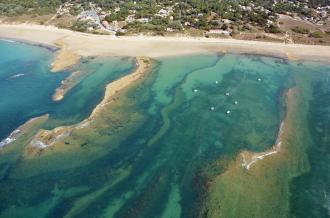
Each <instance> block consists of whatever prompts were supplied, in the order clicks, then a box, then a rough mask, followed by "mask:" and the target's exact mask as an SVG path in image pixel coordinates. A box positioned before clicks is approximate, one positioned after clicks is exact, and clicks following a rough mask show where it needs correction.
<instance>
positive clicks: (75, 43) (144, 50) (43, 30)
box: [0, 24, 330, 68]
mask: <svg viewBox="0 0 330 218" xmlns="http://www.w3.org/2000/svg"><path fill="white" fill-rule="evenodd" d="M0 37H2V38H7V39H14V40H23V41H30V42H32V43H38V44H43V45H46V46H52V47H59V52H58V53H59V54H61V51H62V56H63V58H59V59H61V60H58V62H59V63H60V65H61V62H62V63H63V61H64V62H67V61H68V58H66V57H70V55H73V56H74V57H75V58H73V60H75V61H71V65H73V64H74V63H73V62H76V61H77V57H78V56H79V57H88V56H131V57H137V56H145V57H150V58H157V57H166V56H177V55H189V54H202V53H212V52H213V53H214V52H228V53H235V54H236V53H237V54H256V55H265V56H271V57H278V58H284V59H288V60H292V61H294V60H308V61H322V62H323V61H324V62H329V60H330V52H329V51H330V46H320V45H302V44H283V43H274V42H263V41H248V40H236V39H215V38H192V37H162V36H153V37H150V36H122V37H116V36H109V35H95V34H88V33H81V32H74V31H71V30H67V29H59V28H57V27H54V26H42V25H32V24H14V25H13V24H0ZM59 42H60V43H59ZM59 56H60V55H59ZM69 59H70V58H69ZM55 62H56V58H55ZM69 62H70V61H69ZM71 65H70V64H68V63H67V64H64V66H63V67H69V66H71ZM63 67H62V68H63Z"/></svg>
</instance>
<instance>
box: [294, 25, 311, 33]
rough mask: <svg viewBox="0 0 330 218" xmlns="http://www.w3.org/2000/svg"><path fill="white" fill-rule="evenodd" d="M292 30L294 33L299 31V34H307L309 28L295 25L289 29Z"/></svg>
mask: <svg viewBox="0 0 330 218" xmlns="http://www.w3.org/2000/svg"><path fill="white" fill-rule="evenodd" d="M291 30H292V31H293V32H296V33H300V34H308V33H309V30H308V29H306V28H304V27H300V26H296V27H294V28H292V29H291Z"/></svg>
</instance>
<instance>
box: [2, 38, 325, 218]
mask: <svg viewBox="0 0 330 218" xmlns="http://www.w3.org/2000/svg"><path fill="white" fill-rule="evenodd" d="M7 46H8V48H7V49H8V50H10V48H11V47H10V46H23V45H21V44H19V45H17V44H15V45H7ZM24 46H25V45H24ZM33 48H34V49H37V48H35V47H33ZM21 49H22V51H21V52H20V53H22V54H24V48H21ZM38 49H41V48H38ZM41 50H42V51H41V52H42V53H46V54H47V55H48V56H47V55H44V54H42V55H40V54H39V56H38V55H36V56H35V57H34V56H31V57H34V58H32V60H28V62H32V61H34V62H35V65H33V66H34V67H39V68H40V65H41V66H43V71H42V72H41V73H40V74H41V75H43V77H41V76H40V78H41V82H43V83H45V81H49V83H45V84H47V91H44V92H45V93H47V94H45V96H43V97H39V98H38V99H36V100H34V102H35V103H34V104H35V105H40V104H41V103H40V102H42V104H44V105H45V106H44V108H43V107H37V106H34V107H32V109H29V110H30V111H29V110H24V112H26V114H27V115H25V114H24V115H25V116H23V117H24V120H22V121H21V122H24V121H25V120H27V119H28V117H29V118H30V117H33V116H37V115H41V114H43V113H49V112H50V111H51V112H50V114H51V119H50V121H48V123H46V127H47V128H51V127H53V126H56V125H59V124H68V123H74V122H77V121H78V120H81V119H83V118H84V117H86V116H88V114H89V113H90V111H91V110H92V108H93V107H94V106H95V105H96V104H97V102H99V101H100V99H101V97H102V91H103V89H104V86H105V84H106V83H108V82H109V81H111V80H113V79H115V78H118V77H119V76H121V75H124V74H126V73H129V72H130V71H131V69H132V66H133V62H132V59H121V58H111V59H106V60H105V59H104V60H100V59H96V60H90V61H89V62H88V63H86V64H85V65H84V64H81V65H80V66H77V68H80V69H85V70H86V71H87V72H91V73H88V74H87V76H86V77H84V78H82V80H81V82H80V83H79V84H78V85H77V86H76V87H75V88H74V89H72V90H71V91H70V92H69V93H68V95H67V96H66V97H65V98H64V101H63V102H61V103H58V104H56V103H53V102H52V101H51V95H52V94H53V90H54V89H55V88H56V87H57V86H58V85H59V83H60V81H61V80H62V79H63V78H64V77H65V76H66V74H65V73H64V74H51V73H49V71H48V67H47V66H48V65H49V62H50V60H51V57H52V56H51V53H50V52H49V51H45V50H43V49H41ZM1 51H2V50H1ZM39 52H40V51H39ZM37 53H38V52H37ZM12 56H13V57H16V56H15V55H14V54H13V55H12ZM41 57H45V59H42V58H41ZM18 59H19V60H22V63H23V65H21V66H26V65H27V64H26V63H25V60H24V58H23V57H22V58H18ZM13 61H14V60H13ZM15 61H16V60H15ZM7 65H9V64H8V62H7V64H5V62H4V64H3V65H2V66H7ZM19 66H20V64H17V69H20V67H19ZM16 71H17V70H16ZM16 71H14V70H7V71H5V72H7V77H6V78H8V76H10V75H13V74H15V73H16ZM301 72H303V73H301ZM299 73H301V75H300V74H299ZM2 74H3V73H1V74H0V76H2ZM107 75H108V76H107ZM306 75H309V76H306ZM44 77H47V78H44ZM23 78H24V77H22V78H21V79H23ZM26 78H27V77H26ZM297 78H298V79H297ZM326 78H329V67H328V66H327V65H323V64H313V63H305V64H303V63H298V62H292V63H290V62H287V61H285V60H281V59H276V58H270V57H261V56H253V55H232V54H225V55H222V54H219V55H218V54H209V55H192V56H186V57H179V58H178V57H169V58H162V59H159V60H155V63H154V66H153V69H152V72H151V73H150V74H148V77H147V78H145V80H143V81H140V82H139V83H138V84H135V85H133V86H132V87H131V88H130V89H129V90H127V91H126V92H125V93H120V94H119V101H118V102H117V103H116V104H114V105H112V106H111V107H109V109H108V111H107V114H106V115H105V116H104V117H102V118H100V119H99V120H98V123H99V126H96V128H95V129H93V130H90V131H93V132H96V133H97V134H90V133H89V132H77V133H76V134H74V135H73V136H72V137H70V138H69V139H67V141H69V142H70V143H71V144H78V145H79V146H78V148H74V149H72V150H69V151H67V152H65V153H64V152H62V153H61V151H56V149H55V151H54V152H53V153H50V154H49V155H44V156H43V155H41V156H37V157H34V158H32V159H25V158H13V157H12V156H13V155H12V153H10V152H8V153H6V152H5V151H4V152H3V153H1V154H0V155H2V158H1V159H0V172H1V173H0V202H1V203H0V212H1V213H0V217H21V216H22V215H23V214H24V217H63V216H65V215H66V216H67V217H120V218H122V217H197V216H203V215H206V216H207V214H208V213H202V212H201V211H203V208H202V207H204V206H205V205H204V204H205V201H204V200H205V198H207V195H208V183H209V181H212V180H213V179H214V178H215V177H216V176H217V175H219V174H221V173H223V172H225V171H226V168H227V166H228V163H229V162H230V161H231V160H232V159H234V158H235V157H236V155H237V154H238V152H239V151H240V150H242V149H246V150H249V151H254V152H259V151H264V150H266V149H268V148H270V147H271V146H272V145H273V143H274V142H275V140H276V136H277V132H278V128H279V125H280V123H281V121H282V119H283V116H284V114H285V104H284V101H283V93H285V91H286V90H287V89H288V88H289V87H292V86H295V85H297V84H302V85H301V87H303V88H304V87H306V90H304V92H306V93H307V95H308V94H309V95H312V93H313V95H315V96H319V95H322V96H325V97H324V99H325V100H324V101H321V102H319V101H316V100H314V101H312V102H311V106H310V111H311V112H308V114H309V117H308V120H309V121H308V123H310V126H309V125H307V124H306V128H307V129H310V131H311V132H312V133H313V131H317V132H318V134H323V137H324V138H325V140H324V141H318V139H319V137H316V139H314V138H313V137H311V138H308V139H306V140H307V141H311V142H312V143H311V144H309V145H308V146H309V147H308V149H306V151H305V150H303V151H302V153H305V154H307V155H306V156H307V158H308V160H310V169H311V171H310V172H309V173H308V170H306V169H303V170H301V171H296V172H292V174H294V176H298V177H296V179H294V180H293V181H292V182H291V180H288V181H287V183H290V184H291V186H290V187H291V189H290V191H291V192H292V195H291V196H292V198H291V201H290V202H291V204H290V205H291V207H290V211H286V212H285V213H286V214H287V216H289V215H290V214H295V215H296V216H297V217H303V214H304V213H300V211H303V210H307V208H306V206H305V205H306V204H307V202H311V201H312V202H313V204H315V205H316V206H315V209H314V210H315V211H316V212H313V213H314V214H316V213H317V214H318V216H315V217H322V215H326V213H327V212H326V210H327V209H326V207H329V205H328V203H327V201H323V200H324V199H322V198H311V197H310V194H309V192H317V193H326V195H327V194H328V195H329V193H328V191H329V190H327V187H329V179H328V178H327V175H326V174H315V173H313V172H315V171H316V170H314V169H317V168H319V167H320V166H322V169H323V171H324V172H327V171H328V172H329V167H328V165H326V164H324V163H328V160H327V159H326V157H322V156H319V155H320V153H319V152H315V150H313V146H318V147H321V148H322V149H327V145H328V144H329V143H327V142H326V139H327V137H328V134H329V132H328V131H329V122H323V123H322V125H321V124H320V125H318V129H316V130H313V126H315V125H314V124H313V122H315V121H314V120H323V119H322V118H321V117H322V116H323V115H326V114H327V113H321V114H320V113H318V112H316V111H317V108H320V107H322V108H324V107H325V106H329V105H330V102H328V100H329V98H328V97H327V96H329V86H328V83H327V82H326V81H327V80H326ZM16 79H17V81H18V79H20V78H19V77H18V78H16ZM31 83H32V84H33V83H34V82H33V81H32V82H31ZM50 83H51V84H50ZM319 83H320V84H321V85H311V84H319ZM306 84H307V85H306ZM308 84H309V85H308ZM322 84H323V85H322ZM21 86H22V85H21V84H18V87H21ZM48 86H49V87H48ZM309 86H311V87H312V88H311V89H308V88H307V87H309ZM3 87H5V86H1V85H0V89H2V88H3ZM42 87H43V88H44V86H42ZM321 87H322V88H321ZM8 90H10V89H8ZM94 90H98V92H96V93H94ZM44 92H43V93H44ZM6 93H7V95H5V97H6V98H8V99H10V95H13V96H14V98H13V97H12V98H11V99H20V98H22V97H21V96H19V97H15V95H16V93H13V92H8V91H7V92H6ZM8 93H9V94H8ZM10 93H12V94H10ZM33 93H37V92H35V91H34V92H32V91H31V94H30V95H31V97H33V96H34V95H33ZM14 94H15V95H14ZM94 94H95V95H96V97H95V96H94ZM315 99H316V98H315ZM80 101H82V102H80ZM235 102H237V104H235ZM14 103H16V104H17V102H15V101H14ZM14 103H13V104H14ZM306 104H309V102H307V103H306ZM3 105H4V106H3V108H5V106H7V105H9V103H3ZM315 105H316V106H315ZM322 105H323V106H322ZM23 108H27V107H25V106H24V107H23ZM36 108H37V109H36ZM308 108H309V107H308ZM50 109H53V111H52V110H50ZM3 111H4V112H3V113H1V114H5V113H7V111H10V110H9V109H7V110H3ZM73 111H74V113H72V112H73ZM227 111H230V113H229V114H227ZM77 113H78V115H77V116H76V114H77ZM315 113H317V114H318V115H315ZM301 116H304V115H301ZM6 117H9V118H10V117H11V115H9V114H8V115H6ZM314 117H315V119H314ZM316 117H317V119H316ZM3 120H4V121H2V122H7V121H6V119H3ZM8 122H9V121H8ZM21 122H16V123H15V124H12V128H10V130H12V129H14V128H13V127H17V126H18V123H21ZM319 122H321V121H319ZM15 125H16V126H15ZM124 130H125V131H124ZM2 131H3V130H2ZM8 132H10V131H9V130H7V133H6V134H8ZM4 135H5V134H4ZM314 135H315V134H314V133H313V134H312V136H314ZM77 138H79V139H80V138H83V140H78V139H77ZM9 146H10V145H9ZM13 146H17V147H19V146H20V145H13ZM302 149H305V148H302ZM310 151H314V153H313V152H310ZM15 152H16V153H18V156H19V155H20V153H19V152H22V150H20V149H17V150H15ZM15 157H17V156H15ZM317 157H321V158H317ZM308 163H309V161H308ZM313 170H314V171H313ZM247 173H248V172H247ZM305 173H307V174H305ZM301 174H302V176H300V175H301ZM311 176H313V177H317V178H318V180H317V181H318V183H322V184H324V185H323V186H318V187H317V188H314V189H311V190H310V191H309V190H307V189H306V187H315V186H313V182H314V181H316V180H313V179H311ZM304 177H306V178H304ZM234 182H235V181H234ZM299 182H300V183H303V184H304V185H299ZM302 189H303V190H304V192H302ZM256 191H258V190H256ZM304 193H305V195H304ZM217 194H219V196H221V194H222V193H217ZM299 195H303V196H299ZM295 198H299V199H300V200H301V201H297V200H296V199H295ZM288 201H289V200H288ZM238 202H239V201H238ZM283 202H284V203H285V202H286V200H285V199H283ZM263 203H265V204H267V202H263ZM320 205H324V206H320ZM235 206H237V209H235V210H240V204H239V203H238V205H235ZM205 207H206V208H207V205H206V206H205ZM220 207H221V205H220ZM260 207H262V205H260ZM253 209H254V208H252V209H251V210H253ZM275 209H276V208H275ZM220 211H221V210H220ZM268 212H269V213H271V212H274V211H268ZM281 214H282V213H281Z"/></svg>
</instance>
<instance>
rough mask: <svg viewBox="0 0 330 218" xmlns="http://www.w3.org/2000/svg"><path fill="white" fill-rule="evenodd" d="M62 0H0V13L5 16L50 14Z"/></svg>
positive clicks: (63, 0)
mask: <svg viewBox="0 0 330 218" xmlns="http://www.w3.org/2000/svg"><path fill="white" fill-rule="evenodd" d="M63 2H65V0H0V14H1V15H6V16H17V15H21V14H35V15H43V14H50V13H53V12H54V11H55V10H56V9H57V8H58V7H59V5H60V4H61V3H63Z"/></svg>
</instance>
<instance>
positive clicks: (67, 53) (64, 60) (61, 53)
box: [51, 39, 80, 72]
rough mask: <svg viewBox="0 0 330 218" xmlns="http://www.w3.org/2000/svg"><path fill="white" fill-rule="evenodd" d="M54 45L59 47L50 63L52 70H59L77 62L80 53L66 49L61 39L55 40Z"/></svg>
mask: <svg viewBox="0 0 330 218" xmlns="http://www.w3.org/2000/svg"><path fill="white" fill-rule="evenodd" d="M54 43H55V45H56V46H57V47H59V48H60V50H58V51H57V52H56V54H55V58H54V61H53V63H52V64H51V71H52V72H59V71H62V70H65V69H67V68H68V67H71V66H72V65H74V64H76V63H78V62H79V59H80V55H78V54H77V53H75V52H73V51H72V50H70V49H68V46H67V44H66V43H65V42H63V39H60V40H56V41H55V42H54Z"/></svg>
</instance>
